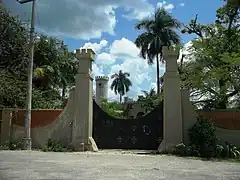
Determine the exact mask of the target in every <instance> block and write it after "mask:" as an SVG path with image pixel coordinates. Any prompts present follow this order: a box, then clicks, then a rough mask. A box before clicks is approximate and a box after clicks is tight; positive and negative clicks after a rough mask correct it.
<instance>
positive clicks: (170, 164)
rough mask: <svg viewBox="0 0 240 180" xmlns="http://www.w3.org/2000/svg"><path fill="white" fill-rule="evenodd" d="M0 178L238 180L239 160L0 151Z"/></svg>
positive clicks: (2, 179)
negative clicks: (233, 161)
mask: <svg viewBox="0 0 240 180" xmlns="http://www.w3.org/2000/svg"><path fill="white" fill-rule="evenodd" d="M0 179H1V180H10V179H14V180H15V179H16V180H36V179H45V180H53V179H54V180H58V179H59V180H60V179H64V180H74V179H82V180H161V179H166V180H188V179H194V180H240V163H228V162H211V161H201V160H192V159H185V158H179V157H174V156H164V155H163V156H160V155H137V154H136V153H124V154H123V153H122V152H120V151H102V152H101V151H100V152H97V153H91V152H84V153H53V152H38V151H0Z"/></svg>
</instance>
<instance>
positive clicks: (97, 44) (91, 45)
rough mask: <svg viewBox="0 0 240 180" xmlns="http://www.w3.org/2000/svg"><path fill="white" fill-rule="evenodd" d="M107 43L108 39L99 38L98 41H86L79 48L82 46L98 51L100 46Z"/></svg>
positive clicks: (104, 45) (102, 46)
mask: <svg viewBox="0 0 240 180" xmlns="http://www.w3.org/2000/svg"><path fill="white" fill-rule="evenodd" d="M107 45H108V41H107V40H105V39H104V40H101V41H100V43H91V42H87V43H85V44H84V45H83V46H82V47H81V48H84V49H87V48H91V49H92V50H94V51H95V52H99V51H100V50H101V49H102V48H104V47H106V46H107Z"/></svg>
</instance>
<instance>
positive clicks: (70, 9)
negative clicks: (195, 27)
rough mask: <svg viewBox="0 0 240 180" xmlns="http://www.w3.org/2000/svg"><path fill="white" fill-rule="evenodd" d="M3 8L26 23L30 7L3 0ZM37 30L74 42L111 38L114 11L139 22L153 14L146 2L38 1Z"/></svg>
mask: <svg viewBox="0 0 240 180" xmlns="http://www.w3.org/2000/svg"><path fill="white" fill-rule="evenodd" d="M3 3H4V4H5V5H6V7H8V8H11V10H12V12H14V13H16V14H19V15H20V17H21V19H22V20H27V21H29V20H30V10H31V8H30V5H31V3H27V4H23V5H20V4H19V3H17V1H16V0H3ZM36 3H37V8H36V9H37V13H36V14H37V16H36V17H37V18H36V24H37V26H38V27H39V28H40V29H41V30H42V31H44V32H47V33H48V34H50V35H56V36H64V37H72V38H75V39H85V40H89V39H90V38H100V37H101V36H102V33H108V34H110V35H114V29H115V26H116V23H117V20H116V14H115V11H116V9H117V8H122V9H124V10H125V11H123V15H125V16H127V17H129V18H132V19H141V18H144V17H146V16H148V15H149V14H151V12H152V11H153V5H151V4H150V3H149V2H148V1H146V0H131V1H129V0H87V1H86V0H58V1H57V0H39V1H36Z"/></svg>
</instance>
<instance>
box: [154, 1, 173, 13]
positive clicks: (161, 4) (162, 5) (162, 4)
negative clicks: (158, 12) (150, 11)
mask: <svg viewBox="0 0 240 180" xmlns="http://www.w3.org/2000/svg"><path fill="white" fill-rule="evenodd" d="M157 7H160V8H164V9H166V10H167V11H170V12H171V11H172V10H173V9H174V8H175V6H174V5H173V4H171V3H167V2H166V1H162V2H159V3H157Z"/></svg>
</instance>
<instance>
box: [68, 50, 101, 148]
mask: <svg viewBox="0 0 240 180" xmlns="http://www.w3.org/2000/svg"><path fill="white" fill-rule="evenodd" d="M76 58H77V59H78V60H79V63H80V65H79V69H78V73H77V75H76V87H75V95H74V96H75V97H74V102H75V103H74V118H73V128H72V145H73V147H74V148H75V149H76V150H77V151H97V150H98V148H97V146H96V143H95V141H94V139H93V138H92V128H93V127H92V126H93V83H92V81H93V77H92V62H93V61H94V60H95V53H94V51H93V50H92V49H81V50H80V49H77V50H76Z"/></svg>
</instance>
